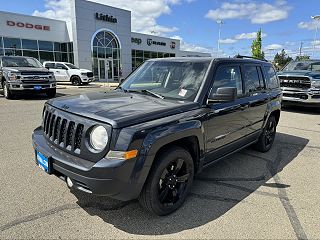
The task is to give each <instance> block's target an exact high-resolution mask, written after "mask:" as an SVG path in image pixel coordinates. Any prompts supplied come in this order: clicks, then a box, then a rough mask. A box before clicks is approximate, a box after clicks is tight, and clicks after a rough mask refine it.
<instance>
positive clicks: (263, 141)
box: [255, 115, 277, 152]
mask: <svg viewBox="0 0 320 240" xmlns="http://www.w3.org/2000/svg"><path fill="white" fill-rule="evenodd" d="M276 132H277V121H276V118H275V117H274V116H273V115H271V116H270V117H269V119H268V121H267V123H266V126H265V127H264V129H263V131H262V133H261V135H260V137H259V140H258V142H257V143H256V144H255V149H256V150H258V151H260V152H268V151H269V150H270V149H271V147H272V145H273V142H274V139H275V137H276Z"/></svg>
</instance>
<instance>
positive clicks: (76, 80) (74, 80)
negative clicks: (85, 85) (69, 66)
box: [70, 76, 81, 86]
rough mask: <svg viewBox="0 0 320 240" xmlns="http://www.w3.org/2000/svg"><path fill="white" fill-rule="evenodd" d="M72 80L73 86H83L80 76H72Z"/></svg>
mask: <svg viewBox="0 0 320 240" xmlns="http://www.w3.org/2000/svg"><path fill="white" fill-rule="evenodd" d="M70 80H71V83H72V85H75V86H80V85H81V78H80V77H78V76H72V77H71V79H70Z"/></svg>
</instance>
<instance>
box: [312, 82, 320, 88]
mask: <svg viewBox="0 0 320 240" xmlns="http://www.w3.org/2000/svg"><path fill="white" fill-rule="evenodd" d="M311 86H312V87H314V88H320V80H319V81H312V82H311Z"/></svg>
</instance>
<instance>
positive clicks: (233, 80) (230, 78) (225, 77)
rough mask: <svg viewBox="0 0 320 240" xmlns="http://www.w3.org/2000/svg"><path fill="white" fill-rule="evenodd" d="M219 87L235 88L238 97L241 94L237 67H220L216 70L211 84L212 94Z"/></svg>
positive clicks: (240, 82)
mask: <svg viewBox="0 0 320 240" xmlns="http://www.w3.org/2000/svg"><path fill="white" fill-rule="evenodd" d="M221 87H235V88H237V90H238V91H237V92H238V95H241V94H243V90H242V80H241V73H240V67H239V66H221V67H219V68H218V70H217V72H216V74H215V77H214V82H213V87H212V92H213V93H215V92H216V91H217V89H218V88H221Z"/></svg>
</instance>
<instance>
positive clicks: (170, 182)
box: [139, 147, 194, 216]
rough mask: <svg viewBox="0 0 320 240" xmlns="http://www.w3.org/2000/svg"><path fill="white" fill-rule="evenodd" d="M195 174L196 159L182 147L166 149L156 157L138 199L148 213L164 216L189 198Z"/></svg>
mask: <svg viewBox="0 0 320 240" xmlns="http://www.w3.org/2000/svg"><path fill="white" fill-rule="evenodd" d="M193 176H194V164H193V159H192V157H191V155H190V153H189V152H188V151H186V150H185V149H183V148H181V147H171V148H169V149H166V150H164V151H163V152H162V153H160V155H159V156H158V157H157V159H155V163H154V164H153V166H152V168H151V171H150V173H149V176H148V178H147V180H146V183H145V185H144V187H143V189H142V191H141V193H140V196H139V202H140V204H141V205H142V206H143V207H144V208H145V209H146V210H148V211H149V212H151V213H153V214H156V215H159V216H163V215H168V214H170V213H172V212H174V211H175V210H177V209H178V208H179V207H180V206H181V205H182V204H183V203H184V201H185V199H186V198H187V196H188V194H189V192H190V190H191V186H192V182H193Z"/></svg>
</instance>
